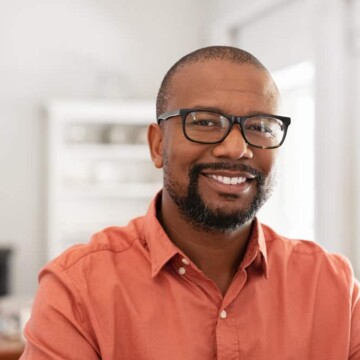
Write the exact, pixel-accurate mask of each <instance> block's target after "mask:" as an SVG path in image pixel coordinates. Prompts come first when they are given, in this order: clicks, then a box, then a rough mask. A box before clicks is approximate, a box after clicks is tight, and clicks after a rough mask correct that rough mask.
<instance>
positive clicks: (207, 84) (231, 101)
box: [161, 60, 277, 232]
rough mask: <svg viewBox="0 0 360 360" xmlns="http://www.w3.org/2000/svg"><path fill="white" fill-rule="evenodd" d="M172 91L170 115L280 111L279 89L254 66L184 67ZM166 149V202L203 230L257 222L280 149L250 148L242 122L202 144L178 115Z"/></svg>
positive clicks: (166, 131)
mask: <svg viewBox="0 0 360 360" xmlns="http://www.w3.org/2000/svg"><path fill="white" fill-rule="evenodd" d="M170 91H171V99H170V101H169V103H168V108H167V111H170V110H176V109H180V108H202V109H212V110H218V111H220V112H223V113H226V114H231V115H249V114H254V113H266V114H276V113H277V91H276V89H275V86H274V84H273V82H272V80H271V78H270V77H269V75H268V74H267V73H266V72H265V71H263V70H259V69H257V68H255V67H254V66H252V65H240V64H234V63H231V62H226V61H220V60H217V61H215V60H213V61H206V62H201V63H195V64H191V65H186V66H185V67H184V68H182V69H180V70H179V71H178V73H176V74H175V75H174V78H173V82H172V84H171V90H170ZM161 149H162V162H161V165H162V166H163V168H164V193H163V205H164V204H165V206H166V203H167V202H168V201H170V202H173V203H174V204H175V205H176V208H177V209H178V211H179V212H180V214H182V215H183V216H185V217H186V218H187V220H188V221H189V222H190V223H191V224H192V225H194V226H195V227H197V228H201V229H202V230H205V231H220V232H225V231H232V230H235V229H237V228H239V227H241V226H243V225H245V224H246V223H248V222H249V221H251V220H252V219H253V217H254V216H255V214H256V212H257V211H258V209H259V208H260V207H261V206H262V204H263V203H264V202H265V201H266V200H267V199H268V197H269V196H270V194H271V191H272V188H273V183H274V172H275V162H276V158H277V150H268V149H259V148H254V147H252V146H249V145H247V144H246V143H245V141H244V139H243V137H242V135H241V132H240V128H239V125H234V126H233V128H232V130H231V132H230V134H229V135H228V137H227V138H226V139H225V140H224V141H223V142H222V143H220V144H212V145H204V144H197V143H194V142H190V141H189V140H187V139H186V138H185V137H184V135H183V132H182V127H181V119H180V117H176V118H172V119H170V120H167V121H164V122H163V124H162V145H161ZM229 182H230V183H229ZM169 208H171V207H169Z"/></svg>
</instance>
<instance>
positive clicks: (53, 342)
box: [20, 263, 101, 360]
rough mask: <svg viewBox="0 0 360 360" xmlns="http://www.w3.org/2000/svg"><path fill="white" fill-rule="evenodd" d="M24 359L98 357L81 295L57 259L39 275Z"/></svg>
mask: <svg viewBox="0 0 360 360" xmlns="http://www.w3.org/2000/svg"><path fill="white" fill-rule="evenodd" d="M39 279H40V280H39V281H40V284H39V289H38V292H37V295H36V297H35V301H34V305H33V308H32V314H31V318H30V320H29V322H28V323H27V325H26V327H25V331H24V334H25V338H26V340H27V342H26V345H25V350H24V353H23V355H22V356H21V358H20V359H21V360H45V359H46V360H64V359H66V360H83V359H86V360H99V359H100V358H101V356H100V355H99V353H100V352H99V349H98V346H97V344H96V341H95V336H94V334H93V331H92V329H91V326H90V320H89V316H88V314H87V311H86V309H85V306H84V304H83V302H82V301H81V296H80V294H79V292H78V290H77V289H76V288H75V286H74V285H73V284H72V282H71V279H70V278H69V276H68V274H67V273H66V271H65V270H64V269H63V268H62V267H61V266H60V265H57V264H56V263H52V265H50V266H48V267H47V268H45V269H44V270H43V271H42V272H41V273H40V277H39Z"/></svg>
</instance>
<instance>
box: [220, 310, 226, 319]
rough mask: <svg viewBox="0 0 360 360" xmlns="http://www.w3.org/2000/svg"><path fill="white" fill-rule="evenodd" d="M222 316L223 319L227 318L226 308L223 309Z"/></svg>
mask: <svg viewBox="0 0 360 360" xmlns="http://www.w3.org/2000/svg"><path fill="white" fill-rule="evenodd" d="M220 317H221V318H222V319H226V317H227V312H226V310H223V311H221V313H220Z"/></svg>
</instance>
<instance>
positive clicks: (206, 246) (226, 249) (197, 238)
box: [159, 192, 252, 295]
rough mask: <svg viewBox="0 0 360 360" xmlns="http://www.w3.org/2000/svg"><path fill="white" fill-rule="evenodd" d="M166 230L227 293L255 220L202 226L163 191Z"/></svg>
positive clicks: (176, 243) (160, 215)
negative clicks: (221, 227)
mask: <svg viewBox="0 0 360 360" xmlns="http://www.w3.org/2000/svg"><path fill="white" fill-rule="evenodd" d="M159 220H160V221H161V223H162V225H163V227H164V229H165V231H166V233H167V234H168V236H169V238H170V239H171V241H172V242H173V243H174V244H175V245H176V246H177V247H178V248H179V249H181V250H182V251H183V252H184V253H185V254H186V255H187V256H188V257H189V258H190V259H191V261H193V262H194V264H196V266H197V267H198V268H199V269H200V270H201V271H202V272H203V273H204V274H205V275H206V276H207V277H208V278H209V279H211V280H213V281H214V282H215V284H216V285H217V287H218V288H219V290H220V291H221V292H222V294H223V295H224V294H225V293H226V291H227V289H228V287H229V286H230V283H231V281H232V279H233V277H234V275H235V274H236V272H237V269H238V267H239V265H240V263H241V261H242V258H243V256H244V253H245V251H246V247H247V243H248V240H249V237H250V234H251V228H252V223H251V222H250V223H247V224H245V225H244V226H242V227H240V228H238V229H236V230H233V231H228V232H214V231H211V232H209V231H206V230H201V228H197V227H195V226H192V225H191V224H190V223H189V221H188V220H187V219H186V218H185V217H184V216H183V215H182V214H180V213H179V210H178V208H177V206H176V205H175V204H174V202H173V201H172V199H170V198H169V197H167V194H166V193H165V192H164V193H163V196H162V203H161V212H160V213H159Z"/></svg>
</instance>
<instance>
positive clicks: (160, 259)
mask: <svg viewBox="0 0 360 360" xmlns="http://www.w3.org/2000/svg"><path fill="white" fill-rule="evenodd" d="M160 201H161V191H160V192H159V193H158V194H157V195H156V197H155V198H154V199H153V201H152V202H151V203H150V206H149V208H148V211H147V214H146V216H145V226H144V237H145V239H144V240H145V244H146V245H147V247H148V249H149V252H150V258H151V275H152V277H155V276H156V275H157V274H158V273H159V272H160V270H161V269H162V268H163V267H164V266H165V264H166V263H167V262H168V261H169V260H170V259H171V258H173V257H174V256H175V255H181V256H183V257H186V255H185V254H184V253H183V252H182V251H181V250H180V249H179V248H178V247H177V246H176V245H175V244H174V243H173V242H172V241H171V240H170V239H169V237H168V236H167V234H166V232H165V230H164V228H163V227H162V225H161V224H160V222H159V220H158V218H157V204H159V203H160ZM250 265H251V266H252V267H253V268H254V269H255V270H256V271H259V272H262V273H263V274H264V275H265V277H266V278H268V262H267V252H266V242H265V236H264V232H263V229H262V226H261V223H260V222H259V221H258V219H257V218H255V220H254V222H253V227H252V232H251V236H250V239H249V242H248V246H247V249H246V252H245V256H244V259H243V261H242V262H241V264H240V268H247V267H249V266H250Z"/></svg>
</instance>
